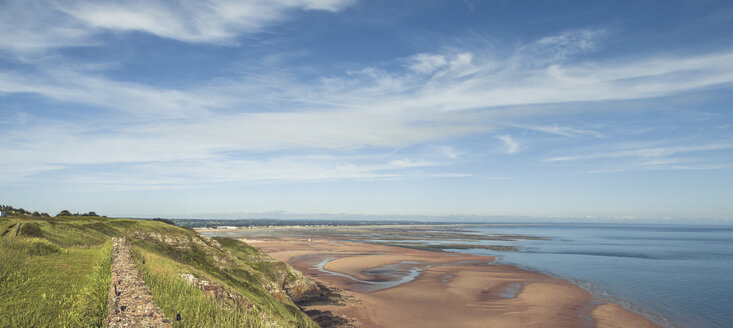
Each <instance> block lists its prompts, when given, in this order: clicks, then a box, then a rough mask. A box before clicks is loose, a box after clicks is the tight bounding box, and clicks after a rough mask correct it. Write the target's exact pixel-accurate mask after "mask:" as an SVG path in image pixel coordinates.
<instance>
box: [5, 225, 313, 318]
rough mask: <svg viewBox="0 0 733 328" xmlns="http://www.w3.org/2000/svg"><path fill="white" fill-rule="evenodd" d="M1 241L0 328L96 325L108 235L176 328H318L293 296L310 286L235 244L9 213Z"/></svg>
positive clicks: (171, 229)
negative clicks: (123, 243) (125, 247)
mask: <svg viewBox="0 0 733 328" xmlns="http://www.w3.org/2000/svg"><path fill="white" fill-rule="evenodd" d="M0 235H1V237H0V327H21V326H22V327H101V326H103V325H104V319H105V317H106V306H107V304H106V303H107V291H108V288H109V285H110V257H111V255H110V254H111V239H112V237H123V238H125V240H127V242H128V243H129V244H130V245H131V247H132V255H133V259H134V261H135V264H136V266H137V267H138V269H140V270H141V271H142V274H143V278H144V280H145V282H146V284H147V285H148V287H149V288H150V291H151V293H152V294H153V299H154V300H155V303H156V304H157V305H158V306H159V307H160V308H161V309H162V310H163V312H164V313H165V315H166V317H168V318H169V319H171V322H172V324H173V326H174V327H318V325H317V324H316V323H315V322H313V321H312V320H311V319H310V318H308V316H306V315H305V314H304V313H303V312H301V311H300V310H299V309H298V307H296V306H295V305H294V303H293V301H292V299H291V296H293V297H298V296H300V295H302V294H303V293H307V292H308V291H309V290H311V289H313V288H316V286H315V284H314V283H313V282H311V281H310V280H308V279H306V278H304V277H303V276H302V275H301V274H300V273H299V272H297V271H295V270H293V269H292V268H290V267H289V266H288V265H287V264H285V263H282V262H277V261H275V260H273V259H272V258H270V257H269V256H267V255H266V254H264V253H262V252H261V251H259V250H258V249H256V248H253V247H251V246H249V245H247V244H245V243H242V242H239V241H237V240H233V239H226V238H216V239H212V238H208V237H206V236H202V235H200V234H198V233H196V232H195V231H194V230H191V229H189V228H182V227H177V226H174V225H171V224H168V223H166V222H161V221H153V220H133V219H110V218H105V217H98V216H60V217H54V218H51V217H45V216H30V215H16V216H10V217H5V218H0ZM178 317H180V320H176V319H177V318H178Z"/></svg>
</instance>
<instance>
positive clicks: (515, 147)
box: [496, 134, 522, 155]
mask: <svg viewBox="0 0 733 328" xmlns="http://www.w3.org/2000/svg"><path fill="white" fill-rule="evenodd" d="M496 138H497V139H499V140H501V142H503V143H504V148H505V150H504V151H505V152H506V153H507V154H509V155H514V154H516V153H518V152H519V151H520V150H521V149H522V145H521V144H520V143H519V142H518V141H517V140H515V139H514V138H512V136H511V135H508V134H504V135H499V136H496Z"/></svg>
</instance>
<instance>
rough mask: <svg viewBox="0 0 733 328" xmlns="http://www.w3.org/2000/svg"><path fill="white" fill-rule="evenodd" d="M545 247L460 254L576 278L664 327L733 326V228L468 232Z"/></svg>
mask: <svg viewBox="0 0 733 328" xmlns="http://www.w3.org/2000/svg"><path fill="white" fill-rule="evenodd" d="M466 230H468V231H466V232H465V233H470V234H521V235H530V236H537V237H545V238H546V239H544V240H524V239H522V240H516V241H507V242H496V241H490V242H488V241H487V242H485V243H486V244H492V245H497V244H498V245H514V246H519V247H520V250H519V251H492V250H483V249H468V250H456V251H457V252H468V253H474V254H482V255H494V256H497V257H498V261H499V262H500V263H507V264H513V265H515V266H519V267H522V268H526V269H530V270H535V271H540V272H543V273H547V274H550V275H552V276H556V277H560V278H565V279H569V280H571V281H573V282H575V283H576V284H578V285H579V286H581V287H583V288H584V289H586V290H588V291H589V292H591V293H592V294H593V295H594V296H596V297H597V298H599V299H601V300H605V301H613V302H617V303H619V304H621V305H622V306H624V307H626V308H628V309H630V310H632V311H634V312H637V313H640V314H642V315H644V316H646V317H648V318H650V319H651V320H653V321H655V322H656V323H658V324H660V325H662V326H665V327H676V328H687V327H690V328H692V327H694V328H723V327H733V226H712V225H669V224H664V225H661V224H660V225H641V224H529V225H491V226H481V227H470V228H466Z"/></svg>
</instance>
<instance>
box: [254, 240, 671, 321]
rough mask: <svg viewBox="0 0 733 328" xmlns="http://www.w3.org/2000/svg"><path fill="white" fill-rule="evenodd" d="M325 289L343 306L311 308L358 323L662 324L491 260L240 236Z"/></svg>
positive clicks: (568, 284) (557, 281)
mask: <svg viewBox="0 0 733 328" xmlns="http://www.w3.org/2000/svg"><path fill="white" fill-rule="evenodd" d="M242 240H243V241H245V242H247V243H250V244H252V245H253V246H255V247H259V248H261V249H262V250H264V251H265V252H267V253H268V254H270V255H271V256H272V257H274V258H276V259H278V260H281V261H285V262H287V263H289V264H290V265H292V266H293V267H294V268H296V269H298V270H300V271H301V272H303V273H304V274H306V275H307V276H309V277H311V278H313V279H315V280H317V281H319V282H321V283H323V284H324V285H326V286H329V287H333V288H338V289H341V290H343V294H344V295H345V296H346V300H347V301H345V302H344V304H341V305H313V306H309V307H307V308H306V309H307V310H320V311H331V312H333V313H334V314H335V315H338V316H341V317H345V318H348V319H350V320H351V321H352V323H353V324H354V326H358V327H364V328H368V327H446V326H451V327H497V328H502V327H601V328H607V327H638V328H645V327H658V326H657V325H655V324H653V323H652V322H651V321H649V320H648V319H646V318H644V317H643V316H641V315H638V314H636V313H633V312H630V311H628V310H626V309H624V308H623V307H621V306H619V305H618V304H614V303H604V302H601V301H599V300H597V299H594V298H593V297H592V296H591V295H590V294H589V293H588V292H586V291H585V290H583V289H582V288H580V287H578V286H576V285H574V284H572V283H571V282H569V281H566V280H562V279H557V278H553V277H550V276H547V275H544V274H541V273H537V272H532V271H527V270H522V269H519V268H516V267H513V266H509V265H493V264H491V262H492V261H493V260H494V258H492V257H489V256H474V255H468V254H459V253H449V252H432V251H424V250H417V249H411V248H404V247H394V246H386V245H374V244H367V243H355V242H348V241H341V240H333V239H312V240H311V239H307V238H305V239H304V238H297V237H276V238H272V237H261V236H254V237H248V238H247V239H242Z"/></svg>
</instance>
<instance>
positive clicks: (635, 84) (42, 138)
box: [0, 2, 733, 181]
mask: <svg viewBox="0 0 733 328" xmlns="http://www.w3.org/2000/svg"><path fill="white" fill-rule="evenodd" d="M289 3H290V2H289ZM333 3H334V4H336V3H337V2H333ZM291 4H293V3H291ZM330 4H331V3H330V2H323V3H321V2H317V3H316V2H312V3H311V2H308V3H305V2H298V3H297V5H296V4H293V5H291V7H292V8H296V7H297V8H305V9H310V8H311V7H312V8H321V7H323V8H327V9H328V8H330V9H329V10H338V9H339V8H341V7H337V6H335V5H334V7H329V6H331V5H330ZM129 5H130V3H125V6H129ZM153 5H161V4H159V3H156V2H151V3H150V4H144V5H141V6H153ZM293 6H294V7H293ZM313 6H315V7H313ZM318 6H321V7H318ZM146 8H148V7H146ZM123 12H124V11H123ZM89 17H92V16H89ZM89 19H91V18H89ZM164 20H165V19H164V18H160V22H158V23H160V24H159V25H156V27H145V26H144V25H145V24H147V23H145V22H146V20H145V19H140V20H139V21H137V22H136V23H134V24H139V25H140V26H141V27H140V28H141V29H145V30H146V31H148V30H149V31H150V32H151V33H163V34H164V33H169V32H166V31H179V32H180V31H181V30H180V29H179V28H178V27H175V26H176V25H175V24H177V23H170V24H169V25H170V26H172V27H170V28H168V29H167V30H166V29H165V28H167V27H165V26H164V25H166V24H167V23H166V24H163V23H164ZM156 21H157V19H156ZM175 21H176V20H175V19H173V22H175ZM109 24H113V23H109ZM130 24H133V23H130ZM166 26H167V25H166ZM110 28H112V27H110ZM120 28H122V27H120ZM158 28H160V29H161V30H160V31H158V30H155V31H157V32H155V31H153V29H158ZM191 31H193V32H190V33H191V34H190V35H189V36H191V35H193V36H192V37H198V36H202V35H206V36H207V38H212V39H211V40H213V39H216V38H218V37H216V36H215V35H217V32H216V31H217V29H216V28H212V29H210V30H209V29H198V28H193V30H191ZM202 31H203V32H202ZM240 32H241V31H240ZM170 33H174V32H170ZM175 33H178V32H175ZM171 35H173V34H171ZM222 35H224V34H222ZM171 37H173V36H171ZM595 37H597V35H596V34H594V33H580V37H561V38H560V39H558V40H554V41H553V40H549V41H548V40H546V39H543V40H540V41H537V42H534V43H532V46H531V47H529V46H527V47H519V50H518V51H519V52H518V53H514V54H512V55H510V56H508V57H505V58H497V57H495V56H487V55H485V54H482V53H481V52H480V51H475V52H473V53H468V52H460V51H458V52H456V51H453V52H446V53H436V54H428V53H422V54H419V55H416V56H412V57H410V58H408V59H395V60H396V61H397V62H400V63H405V62H408V63H412V64H415V65H417V66H409V65H408V67H407V68H404V69H402V70H400V71H386V70H384V69H380V68H379V67H367V68H364V69H362V70H357V71H353V72H346V73H344V74H343V75H337V76H322V77H317V78H314V79H308V80H305V79H302V78H298V77H297V76H295V75H289V74H287V72H286V73H281V72H268V71H263V72H259V73H256V74H251V73H249V72H248V73H247V74H242V75H241V76H228V77H226V78H215V79H211V80H209V81H202V82H201V84H199V85H193V86H190V87H187V88H181V89H172V88H162V87H153V86H150V85H145V84H141V83H130V82H120V81H115V80H112V79H109V78H106V77H105V76H104V75H103V74H102V73H103V72H98V71H95V72H88V71H84V70H72V69H70V68H66V69H60V68H57V67H56V66H58V65H55V64H56V63H54V65H45V64H38V67H37V70H36V71H35V72H36V73H27V74H19V73H18V72H9V71H5V72H2V71H0V92H2V93H8V94H20V93H31V94H35V95H39V96H42V97H45V98H48V99H53V100H56V101H59V102H61V103H64V104H81V105H86V106H89V107H92V108H94V110H95V111H98V112H100V114H99V117H103V118H102V119H99V120H94V119H91V120H89V121H83V122H79V123H69V122H56V121H46V122H39V121H37V120H35V121H34V120H33V119H32V120H28V121H30V122H29V123H27V124H26V125H23V126H22V128H19V129H12V130H11V129H8V130H6V131H3V138H2V140H0V150H2V151H3V153H5V154H12V156H9V158H15V159H13V161H11V162H5V163H3V165H4V166H3V168H2V169H3V172H8V173H7V174H9V175H12V174H17V175H18V176H30V175H33V174H37V173H42V172H48V171H50V170H59V169H62V168H68V167H73V166H74V165H95V164H105V165H106V164H114V163H124V164H130V165H133V164H134V165H136V167H139V166H137V165H138V164H140V163H148V162H156V163H159V164H156V165H158V166H159V167H161V168H165V167H168V166H170V165H174V164H173V163H175V162H176V161H187V162H189V163H200V165H199V164H196V165H198V166H200V167H202V168H212V167H216V166H215V165H213V164H210V163H215V162H217V161H230V162H231V164H230V165H231V167H230V166H227V167H230V171H235V170H236V167H237V166H239V170H241V171H243V172H244V171H246V170H248V171H250V172H257V174H259V175H261V176H270V177H273V179H275V178H274V176H275V174H274V173H268V172H270V171H268V170H269V169H267V167H275V168H278V169H283V170H287V168H286V167H287V165H285V164H283V162H278V163H276V164H277V165H274V164H273V163H270V162H268V160H269V159H271V158H279V157H278V156H275V155H273V154H272V153H276V152H281V151H292V150H299V151H304V152H318V151H323V152H336V153H339V152H349V151H359V150H362V149H368V148H389V149H394V148H401V147H410V146H415V145H424V144H428V143H431V142H436V141H438V142H440V141H445V140H447V139H451V138H454V137H466V136H470V135H472V134H475V133H487V132H490V133H500V132H497V130H498V129H499V128H498V127H497V126H504V125H502V124H501V123H500V122H507V121H511V122H514V121H520V122H521V120H522V119H523V118H525V117H526V115H528V114H527V113H528V112H527V111H525V109H524V108H521V107H512V106H515V105H545V104H553V103H568V102H580V101H582V102H588V101H607V100H625V99H639V98H648V97H658V96H666V95H673V94H677V93H680V92H687V91H693V90H698V89H701V88H708V87H716V86H720V85H726V84H728V83H731V82H733V51H723V52H718V53H712V54H703V55H695V56H686V57H658V56H650V57H645V58H636V59H626V60H623V61H619V60H613V61H601V62H577V63H568V62H567V61H566V59H567V56H570V55H569V53H570V52H567V51H566V52H565V54H564V55H563V56H562V57H563V58H562V59H555V60H554V61H551V62H543V61H542V60H546V58H544V57H542V58H540V57H536V56H538V55H537V53H536V52H535V51H537V49H539V48H538V47H540V48H541V47H542V46H547V47H556V46H557V44H561V45H562V47H571V46H570V44H571V43H572V42H580V43H581V44H580V45H577V46H576V48H578V49H588V48H592V47H591V46H589V45H586V43H588V44H595V42H596V41H594V39H593V38H595ZM522 49H532V51H526V52H522V51H523V50H522ZM548 51H549V50H548ZM540 59H541V60H540ZM538 63H540V64H538ZM61 66H68V65H61ZM587 108H588V110H594V109H593V106H588V107H587ZM60 110H63V109H60ZM101 112H106V114H108V115H102V114H101ZM529 113H531V114H537V113H538V111H529ZM556 113H557V111H552V112H546V113H545V112H543V113H539V115H554V114H556ZM109 114H111V115H109ZM34 119H35V118H34ZM107 120H115V121H114V122H109V121H107ZM516 127H520V128H526V129H531V130H535V131H540V132H543V133H551V134H557V135H563V136H568V137H574V136H581V135H588V136H593V137H602V135H601V134H600V133H598V132H595V131H591V130H587V129H579V128H574V127H564V126H558V125H548V126H542V125H521V124H517V125H516ZM33 131H37V132H36V133H34V132H33ZM497 138H498V139H499V140H501V141H502V142H503V145H504V147H505V148H506V153H507V154H517V153H518V152H520V151H521V150H522V147H521V146H522V145H521V144H520V143H519V142H518V141H517V140H515V139H514V138H513V137H512V136H511V135H509V134H503V135H498V136H497ZM718 147H722V144H721V145H718ZM725 147H728V146H727V145H726V146H725ZM721 149H722V148H721ZM726 149H727V148H726ZM690 151H693V150H689V149H687V148H684V147H683V148H674V147H671V148H670V147H662V148H660V149H654V147H651V148H649V147H647V148H645V149H641V148H639V149H626V150H622V151H619V150H614V151H612V152H610V153H607V154H595V153H594V154H590V155H571V156H561V157H555V158H552V159H549V160H548V161H550V162H563V161H577V160H587V159H593V158H603V157H604V156H606V157H607V158H608V157H614V158H620V157H624V156H637V157H644V156H646V157H653V156H651V155H649V154H654V153H657V154H659V155H656V156H657V157H662V156H669V155H673V154H676V153H681V152H690ZM227 152H235V153H237V152H238V153H243V154H260V155H262V157H264V158H265V159H264V160H262V159H260V160H254V161H245V160H243V159H242V158H235V159H239V160H232V159H231V158H227V157H224V158H223V157H222V154H223V153H227ZM643 154H647V155H643ZM438 155H440V158H442V159H445V158H446V157H448V158H451V159H454V158H455V157H457V156H458V153H457V152H455V151H453V150H452V149H449V150H445V149H444V150H443V151H442V154H438ZM395 156H396V155H395V154H393V155H392V156H391V157H387V158H385V159H384V160H383V161H384V163H382V164H380V165H386V166H388V167H389V168H390V170H408V169H410V168H411V167H413V166H409V165H405V164H404V163H402V164H400V162H399V160H400V159H399V158H395ZM239 157H243V156H239ZM392 160H396V161H395V162H390V161H392ZM31 162H33V163H36V164H37V165H28V163H31ZM293 162H297V161H293ZM418 162H421V163H427V164H425V165H426V166H432V165H439V163H438V162H439V161H436V160H422V161H418ZM304 163H305V164H303V165H305V166H307V167H305V168H298V169H297V170H296V169H293V170H292V172H304V173H302V174H295V173H293V174H290V173H288V172H284V173H282V175H281V176H282V179H288V178H290V179H302V180H306V178H305V177H306V176H311V177H312V178H313V179H317V178H319V177H326V176H331V177H338V176H341V177H359V176H369V175H378V176H382V175H385V174H386V175H388V176H389V175H393V174H399V172H397V173H396V172H389V173H384V172H377V171H379V170H380V169H379V165H376V164H374V163H369V162H368V161H367V160H364V159H358V160H353V161H352V162H351V164H350V165H352V164H353V166H349V165H347V166H344V167H342V168H341V169H334V167H333V166H332V165H333V164H332V163H331V162H329V161H324V162H317V163H314V162H308V161H305V162H304ZM385 163H386V164H385ZM258 165H260V166H263V168H261V170H258V169H256V168H255V167H256V166H258ZM318 168H320V169H318ZM321 169H322V170H321ZM211 170H212V171H211V172H212V173H211V175H212V177H216V176H217V175H216V174H214V173H213V172H215V171H216V170H214V169H213V168H212V169H211ZM221 171H222V172H224V171H226V170H224V169H221ZM327 171H333V172H335V173H333V174H331V175H329V174H326V173H322V172H327ZM199 172H200V173H199V174H201V175H204V173H205V171H204V170H202V171H199ZM226 172H229V171H226ZM305 172H310V173H308V174H306V173H305ZM338 172H342V173H343V172H347V173H344V174H341V175H339V173H338ZM348 172H350V173H348ZM232 174H234V173H232ZM202 180H205V179H202ZM131 181H134V179H132V180H131Z"/></svg>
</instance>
